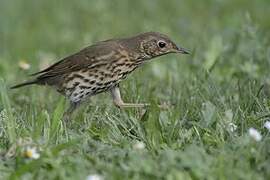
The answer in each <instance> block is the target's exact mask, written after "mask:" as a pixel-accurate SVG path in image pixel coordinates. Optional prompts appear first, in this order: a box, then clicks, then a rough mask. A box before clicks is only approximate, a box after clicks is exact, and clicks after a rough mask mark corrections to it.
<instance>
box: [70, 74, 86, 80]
mask: <svg viewBox="0 0 270 180" xmlns="http://www.w3.org/2000/svg"><path fill="white" fill-rule="evenodd" d="M73 77H75V78H79V79H84V76H82V75H80V74H74V75H73Z"/></svg>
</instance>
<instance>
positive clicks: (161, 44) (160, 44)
mask: <svg viewBox="0 0 270 180" xmlns="http://www.w3.org/2000/svg"><path fill="white" fill-rule="evenodd" d="M165 46H166V43H165V42H164V41H158V47H160V48H164V47H165Z"/></svg>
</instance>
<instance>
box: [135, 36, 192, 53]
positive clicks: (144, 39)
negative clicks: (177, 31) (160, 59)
mask: <svg viewBox="0 0 270 180" xmlns="http://www.w3.org/2000/svg"><path fill="white" fill-rule="evenodd" d="M137 37H138V40H139V44H140V51H141V53H144V54H145V55H146V56H148V57H149V58H154V57H157V56H161V55H164V54H169V53H181V54H189V52H188V51H187V50H185V49H184V48H182V47H179V46H177V45H176V44H175V43H174V42H173V41H172V40H170V38H169V37H168V36H166V35H164V34H161V33H157V32H148V33H144V34H140V35H138V36H137Z"/></svg>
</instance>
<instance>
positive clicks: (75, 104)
mask: <svg viewBox="0 0 270 180" xmlns="http://www.w3.org/2000/svg"><path fill="white" fill-rule="evenodd" d="M79 105H80V102H72V101H71V102H70V105H69V107H68V109H67V110H66V111H65V112H64V115H63V120H64V121H65V122H68V121H69V120H70V119H71V116H72V113H73V112H74V111H75V110H76V109H77V107H78V106H79Z"/></svg>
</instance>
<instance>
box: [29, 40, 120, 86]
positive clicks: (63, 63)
mask: <svg viewBox="0 0 270 180" xmlns="http://www.w3.org/2000/svg"><path fill="white" fill-rule="evenodd" d="M116 46H117V43H116V42H106V43H98V44H96V45H93V46H89V47H87V48H85V49H83V50H81V51H80V52H78V53H75V54H73V55H71V56H68V57H66V58H64V59H62V60H60V61H59V62H57V63H55V64H53V65H52V66H50V67H48V68H47V69H44V70H42V71H40V72H37V73H35V74H33V75H39V76H38V77H37V78H36V79H37V80H38V81H40V83H41V84H43V83H46V82H44V81H46V79H55V78H57V77H58V76H63V75H65V74H68V73H71V72H74V71H78V70H80V69H84V68H93V67H95V66H98V65H101V64H104V63H108V61H110V60H111V59H112V58H100V57H102V56H106V55H108V54H110V53H111V52H112V51H113V50H114V49H115V47H116Z"/></svg>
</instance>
